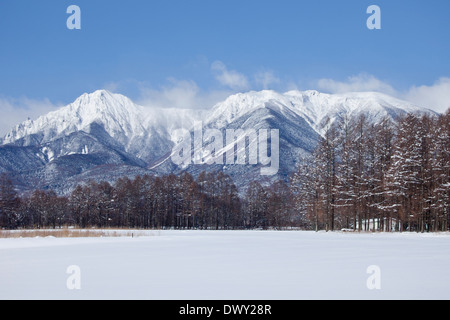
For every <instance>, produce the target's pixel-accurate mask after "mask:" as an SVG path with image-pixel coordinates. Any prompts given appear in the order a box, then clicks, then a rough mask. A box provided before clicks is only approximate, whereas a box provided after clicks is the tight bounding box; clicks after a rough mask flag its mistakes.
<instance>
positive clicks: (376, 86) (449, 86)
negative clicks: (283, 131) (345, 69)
mask: <svg viewBox="0 0 450 320" xmlns="http://www.w3.org/2000/svg"><path fill="white" fill-rule="evenodd" d="M315 86H316V88H317V89H318V90H321V91H325V92H329V93H345V92H364V91H375V92H381V93H385V94H389V95H391V96H394V97H397V98H399V99H403V100H406V101H409V102H411V103H413V104H415V105H417V106H421V107H426V108H429V109H432V110H434V111H436V112H445V111H446V110H447V109H448V108H450V78H448V77H442V78H440V79H439V80H437V81H436V82H435V83H434V84H432V85H430V86H426V85H421V86H412V87H410V88H409V89H408V90H405V91H398V90H396V89H395V88H393V87H392V86H391V85H390V84H388V83H386V82H384V81H382V80H379V79H377V78H376V77H374V76H373V75H369V74H359V75H356V76H351V77H349V78H348V79H347V80H346V81H337V80H333V79H320V80H318V81H317V83H316V84H315Z"/></svg>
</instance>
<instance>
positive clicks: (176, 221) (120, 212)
mask: <svg viewBox="0 0 450 320" xmlns="http://www.w3.org/2000/svg"><path fill="white" fill-rule="evenodd" d="M1 179H2V181H0V191H1V194H0V199H5V201H2V202H0V227H1V228H6V229H13V228H36V229H39V228H57V227H62V226H77V227H80V228H89V227H96V228H116V227H117V228H145V229H164V228H175V229H190V228H196V229H215V230H219V229H220V230H227V229H242V228H269V227H275V228H283V227H288V226H291V225H292V223H293V222H294V219H292V217H291V216H290V215H289V214H288V213H289V212H292V211H291V210H290V209H291V208H290V207H289V206H288V200H290V199H292V197H291V196H290V195H289V192H290V190H289V188H288V186H287V184H285V183H283V182H278V183H276V184H275V185H274V186H273V187H271V188H264V187H262V186H261V185H259V184H258V183H256V182H253V183H252V184H251V186H250V188H249V189H248V193H247V197H248V199H247V198H244V199H241V197H240V196H239V194H238V190H237V188H236V186H235V184H234V183H233V181H232V179H231V178H230V177H229V176H228V175H226V174H224V173H223V172H213V173H206V172H203V173H201V174H199V176H198V177H197V179H194V178H193V176H192V175H190V174H189V173H183V174H181V175H180V176H175V175H173V174H171V175H167V176H162V177H154V176H149V175H146V176H143V177H141V176H137V177H136V178H134V179H129V178H127V177H125V178H121V179H119V180H118V181H116V183H115V184H114V185H111V184H110V183H108V182H94V181H91V182H89V183H87V184H85V185H79V186H77V187H76V188H75V190H73V192H72V193H71V194H70V196H67V197H64V196H58V195H57V194H56V193H55V192H53V191H42V190H37V191H35V192H33V194H32V195H31V196H29V197H22V198H19V197H18V196H17V194H16V192H15V191H14V188H13V185H12V183H11V181H10V180H9V179H8V178H7V176H6V175H2V178H1ZM6 199H9V200H8V201H6Z"/></svg>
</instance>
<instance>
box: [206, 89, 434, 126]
mask: <svg viewBox="0 0 450 320" xmlns="http://www.w3.org/2000/svg"><path fill="white" fill-rule="evenodd" d="M260 108H270V109H276V110H277V112H279V113H281V114H283V115H284V116H285V117H286V118H287V119H290V120H293V119H295V118H296V117H297V118H298V117H301V118H303V119H304V120H305V121H307V122H308V123H309V125H311V127H313V128H314V129H315V130H316V131H317V132H318V133H320V134H322V133H323V130H324V128H325V126H326V124H328V123H332V122H333V121H335V120H336V119H337V118H338V117H342V116H344V115H345V114H346V115H348V116H349V117H353V116H358V115H359V114H362V113H364V114H365V115H366V116H367V117H368V118H369V120H370V121H373V122H377V121H379V120H381V119H382V118H383V117H391V118H394V119H395V118H398V117H399V116H401V115H403V114H405V113H409V112H415V113H416V112H418V113H423V112H429V113H434V112H433V111H431V110H427V109H424V108H421V107H418V106H415V105H413V104H411V103H409V102H406V101H402V100H399V99H397V98H394V97H391V96H388V95H385V94H382V93H376V92H354V93H346V94H326V93H320V92H318V91H315V90H308V91H297V90H293V91H289V92H286V93H278V92H275V91H270V90H264V91H259V92H255V91H252V92H248V93H240V94H236V95H233V96H230V97H229V98H228V99H226V100H225V101H223V102H221V103H218V104H216V105H215V106H214V108H213V110H212V112H211V115H210V116H209V117H208V118H207V120H206V121H205V122H206V123H211V124H214V125H215V126H217V127H219V128H220V127H225V126H226V125H228V124H230V123H232V122H233V121H234V120H235V119H238V118H240V117H242V116H244V115H245V114H248V113H252V112H254V111H255V110H257V109H260Z"/></svg>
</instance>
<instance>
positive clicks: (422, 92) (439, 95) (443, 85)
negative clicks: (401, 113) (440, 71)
mask: <svg viewBox="0 0 450 320" xmlns="http://www.w3.org/2000/svg"><path fill="white" fill-rule="evenodd" d="M404 99H406V100H408V101H410V102H412V103H414V104H417V105H420V106H424V107H428V108H430V109H433V110H435V111H437V112H445V111H447V109H448V108H450V78H446V77H443V78H440V79H439V80H438V81H436V82H435V83H434V84H433V85H431V86H424V85H423V86H419V87H416V86H413V87H411V88H410V89H409V91H408V92H407V93H406V94H405V95H404Z"/></svg>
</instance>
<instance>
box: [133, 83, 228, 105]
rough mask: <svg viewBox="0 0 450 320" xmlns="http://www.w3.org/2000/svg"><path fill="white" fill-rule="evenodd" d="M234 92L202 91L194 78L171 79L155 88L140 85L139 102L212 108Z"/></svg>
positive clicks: (141, 103)
mask: <svg viewBox="0 0 450 320" xmlns="http://www.w3.org/2000/svg"><path fill="white" fill-rule="evenodd" d="M230 94H232V92H230V91H228V90H213V91H209V92H204V91H202V90H201V89H200V88H199V87H198V85H197V84H196V83H195V82H194V81H192V80H177V79H173V78H171V79H169V83H168V84H167V85H164V86H161V87H160V88H154V87H151V86H147V85H145V84H141V85H140V98H138V99H137V101H136V102H137V103H138V104H140V105H143V106H148V107H158V108H178V109H210V108H211V107H212V106H213V105H215V104H216V103H218V102H220V101H222V100H224V99H226V98H227V97H228V96H229V95H230Z"/></svg>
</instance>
